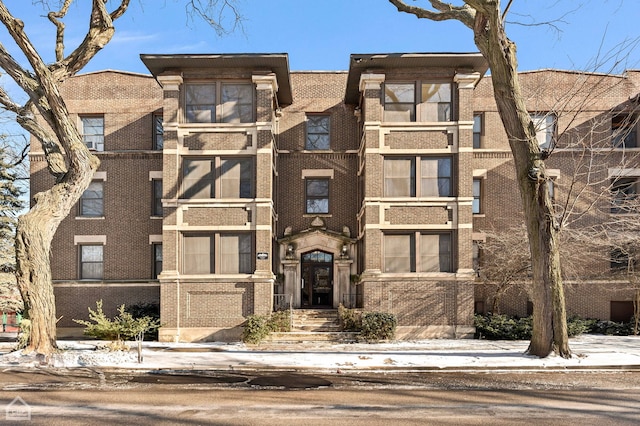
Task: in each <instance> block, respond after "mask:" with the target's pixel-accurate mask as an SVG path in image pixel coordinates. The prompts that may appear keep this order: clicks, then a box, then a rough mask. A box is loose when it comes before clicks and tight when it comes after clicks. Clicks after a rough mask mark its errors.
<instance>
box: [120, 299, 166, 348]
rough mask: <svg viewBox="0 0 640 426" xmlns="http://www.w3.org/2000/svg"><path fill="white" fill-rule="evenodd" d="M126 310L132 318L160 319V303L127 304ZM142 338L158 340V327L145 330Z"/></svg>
mask: <svg viewBox="0 0 640 426" xmlns="http://www.w3.org/2000/svg"><path fill="white" fill-rule="evenodd" d="M126 311H127V312H129V313H130V314H131V315H132V316H133V318H144V317H150V318H151V319H154V320H157V321H160V305H159V304H158V303H148V302H139V303H136V304H133V305H130V306H127V308H126ZM144 338H145V339H147V340H158V327H155V328H154V329H152V330H149V331H148V332H146V333H145V334H144Z"/></svg>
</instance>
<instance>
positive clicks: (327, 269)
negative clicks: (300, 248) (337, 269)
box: [300, 250, 333, 308]
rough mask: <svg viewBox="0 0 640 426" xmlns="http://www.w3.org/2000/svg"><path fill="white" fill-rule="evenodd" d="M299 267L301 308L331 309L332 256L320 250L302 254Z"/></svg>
mask: <svg viewBox="0 0 640 426" xmlns="http://www.w3.org/2000/svg"><path fill="white" fill-rule="evenodd" d="M301 267H302V268H301V269H302V270H301V272H302V280H300V286H301V289H300V302H301V303H300V305H301V307H303V308H311V307H315V308H331V307H333V255H332V254H331V253H327V252H324V251H321V250H314V251H310V252H308V253H304V254H303V255H302V258H301Z"/></svg>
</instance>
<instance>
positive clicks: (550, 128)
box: [529, 112, 558, 151]
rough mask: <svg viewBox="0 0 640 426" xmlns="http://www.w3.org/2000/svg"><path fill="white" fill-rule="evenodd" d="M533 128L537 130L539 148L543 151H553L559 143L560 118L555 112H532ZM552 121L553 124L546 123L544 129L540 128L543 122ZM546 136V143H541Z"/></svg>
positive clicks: (530, 115)
mask: <svg viewBox="0 0 640 426" xmlns="http://www.w3.org/2000/svg"><path fill="white" fill-rule="evenodd" d="M529 117H530V118H531V121H532V122H533V127H534V129H535V130H536V139H537V140H538V146H539V147H540V150H543V151H553V149H554V148H555V147H556V143H557V136H558V134H557V128H558V117H557V116H556V114H554V113H553V112H532V113H530V114H529ZM548 120H550V121H551V123H544V124H543V125H544V127H542V128H540V127H539V126H540V125H541V124H542V123H543V121H545V122H546V121H548ZM543 136H544V139H545V141H544V142H542V143H541V142H540V139H541V138H542V137H543Z"/></svg>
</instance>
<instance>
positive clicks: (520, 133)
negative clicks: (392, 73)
mask: <svg viewBox="0 0 640 426" xmlns="http://www.w3.org/2000/svg"><path fill="white" fill-rule="evenodd" d="M389 1H390V2H391V3H392V4H393V5H394V6H396V7H397V9H398V10H399V11H400V12H406V13H410V14H413V15H415V16H416V17H418V18H425V19H429V20H432V21H445V20H456V21H459V22H461V23H462V24H464V25H465V26H467V27H468V28H469V29H471V30H472V31H473V38H474V42H475V44H476V46H477V47H478V50H479V51H480V53H482V55H483V56H484V57H485V58H486V60H487V62H488V63H489V68H490V70H491V77H492V82H493V88H494V95H495V100H496V104H497V106H498V112H499V114H500V118H501V119H502V123H503V125H504V128H505V131H506V133H507V137H508V139H509V146H510V148H511V152H512V154H513V158H514V163H515V169H516V178H517V182H518V186H519V188H520V194H521V198H522V204H523V210H524V217H525V224H526V227H527V235H528V241H529V247H530V251H531V256H532V273H533V285H532V289H531V296H532V301H533V332H532V337H531V342H530V344H529V348H528V353H530V354H532V355H536V356H539V357H546V356H548V355H550V354H552V353H554V352H555V353H557V354H558V355H560V356H562V357H565V358H569V357H571V350H570V348H569V338H568V335H567V322H566V310H565V301H564V289H563V282H562V274H561V271H560V256H559V249H558V244H559V242H558V229H559V224H558V223H557V221H556V217H555V214H554V209H553V203H552V200H551V198H550V197H549V191H548V180H549V176H548V174H547V170H546V166H545V163H544V160H545V159H546V156H547V153H546V152H542V151H541V150H540V147H539V145H538V140H537V138H536V130H535V126H534V123H533V121H532V119H531V117H530V115H529V112H528V111H527V108H526V105H525V99H524V97H523V95H522V91H521V88H520V83H519V80H518V61H517V58H516V45H515V43H514V42H513V41H511V40H509V38H508V37H507V34H506V30H505V20H504V18H505V15H506V13H507V10H508V6H509V5H510V4H511V2H509V3H508V5H507V9H505V10H503V9H502V6H501V3H500V0H464V1H462V2H461V3H462V4H460V5H459V6H456V5H453V4H449V3H445V2H443V1H440V0H429V3H430V6H431V7H430V8H429V7H427V8H423V7H417V6H411V5H408V4H407V3H405V2H404V1H402V0H389Z"/></svg>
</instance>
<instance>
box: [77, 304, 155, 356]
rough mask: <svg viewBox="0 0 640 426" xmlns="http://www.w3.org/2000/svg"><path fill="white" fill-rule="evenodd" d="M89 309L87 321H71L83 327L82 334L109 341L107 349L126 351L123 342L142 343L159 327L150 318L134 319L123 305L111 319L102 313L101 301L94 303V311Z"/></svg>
mask: <svg viewBox="0 0 640 426" xmlns="http://www.w3.org/2000/svg"><path fill="white" fill-rule="evenodd" d="M88 309H89V321H85V320H77V319H74V320H73V321H74V322H76V323H78V324H81V325H84V326H85V329H84V331H83V332H84V334H86V335H87V336H91V337H95V338H96V339H101V340H110V341H111V344H110V345H109V349H112V350H124V349H127V346H126V344H125V340H130V339H135V340H136V341H140V342H141V341H142V340H143V339H144V334H145V333H148V332H150V331H152V330H157V329H158V328H159V327H160V321H159V320H158V319H154V318H152V317H150V316H145V317H139V318H135V317H134V316H133V315H132V314H130V313H129V312H127V311H126V308H125V305H120V307H118V314H117V315H116V316H115V317H113V319H111V318H109V317H107V316H106V315H105V313H104V312H103V311H102V300H98V301H97V302H96V310H95V311H94V310H93V309H91V308H88Z"/></svg>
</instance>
